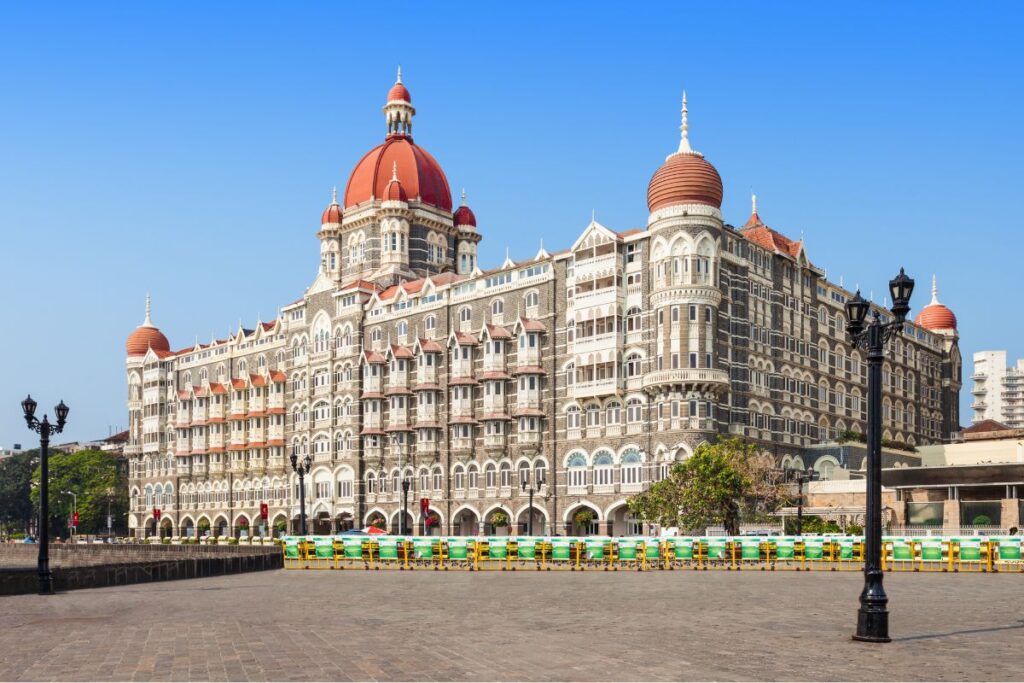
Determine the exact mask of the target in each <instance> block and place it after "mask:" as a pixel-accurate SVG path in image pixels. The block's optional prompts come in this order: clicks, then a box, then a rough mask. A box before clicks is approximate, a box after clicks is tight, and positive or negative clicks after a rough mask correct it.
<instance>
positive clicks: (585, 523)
mask: <svg viewBox="0 0 1024 683" xmlns="http://www.w3.org/2000/svg"><path fill="white" fill-rule="evenodd" d="M564 521H565V533H566V534H567V535H569V536H593V535H594V534H597V533H599V529H600V523H601V513H600V512H599V511H598V509H597V507H596V506H594V505H592V504H591V503H577V504H576V505H573V506H572V507H570V508H569V509H568V510H566V511H565V520H564Z"/></svg>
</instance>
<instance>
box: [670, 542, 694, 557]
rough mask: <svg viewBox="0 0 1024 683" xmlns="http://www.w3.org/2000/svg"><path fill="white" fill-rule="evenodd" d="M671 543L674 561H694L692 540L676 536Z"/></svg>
mask: <svg viewBox="0 0 1024 683" xmlns="http://www.w3.org/2000/svg"><path fill="white" fill-rule="evenodd" d="M669 543H671V544H672V559H674V560H677V561H682V562H689V561H690V560H692V559H693V539H692V538H689V537H685V536H676V537H675V538H673V539H672V540H671V541H669Z"/></svg>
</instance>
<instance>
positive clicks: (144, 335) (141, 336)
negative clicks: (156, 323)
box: [124, 325, 171, 356]
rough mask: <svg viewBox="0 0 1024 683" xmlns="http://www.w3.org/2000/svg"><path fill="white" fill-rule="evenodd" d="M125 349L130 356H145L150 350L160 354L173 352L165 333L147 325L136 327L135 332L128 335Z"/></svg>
mask: <svg viewBox="0 0 1024 683" xmlns="http://www.w3.org/2000/svg"><path fill="white" fill-rule="evenodd" d="M124 347H125V350H126V351H127V352H128V355H129V356H145V355H146V352H147V351H148V350H149V349H150V348H152V349H153V350H154V351H158V352H167V351H170V350H171V344H170V342H168V341H167V337H165V336H164V334H163V332H161V331H160V330H158V329H157V328H155V327H153V326H146V325H140V326H138V327H136V328H135V331H134V332H132V333H131V334H129V335H128V341H127V342H125V345H124Z"/></svg>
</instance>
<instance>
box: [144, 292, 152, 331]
mask: <svg viewBox="0 0 1024 683" xmlns="http://www.w3.org/2000/svg"><path fill="white" fill-rule="evenodd" d="M152 312H153V305H152V301H151V300H150V298H149V292H146V319H145V320H143V321H142V326H143V327H153V326H154V325H153V319H152V317H151V314H152Z"/></svg>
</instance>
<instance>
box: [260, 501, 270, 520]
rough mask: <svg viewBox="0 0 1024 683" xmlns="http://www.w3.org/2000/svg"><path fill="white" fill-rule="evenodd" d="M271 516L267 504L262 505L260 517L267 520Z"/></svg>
mask: <svg viewBox="0 0 1024 683" xmlns="http://www.w3.org/2000/svg"><path fill="white" fill-rule="evenodd" d="M269 516H270V508H269V507H267V504H266V503H260V517H262V518H263V519H266V518H267V517H269Z"/></svg>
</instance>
